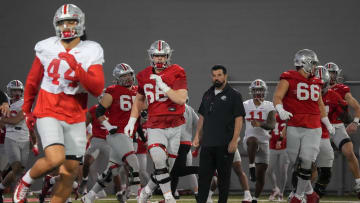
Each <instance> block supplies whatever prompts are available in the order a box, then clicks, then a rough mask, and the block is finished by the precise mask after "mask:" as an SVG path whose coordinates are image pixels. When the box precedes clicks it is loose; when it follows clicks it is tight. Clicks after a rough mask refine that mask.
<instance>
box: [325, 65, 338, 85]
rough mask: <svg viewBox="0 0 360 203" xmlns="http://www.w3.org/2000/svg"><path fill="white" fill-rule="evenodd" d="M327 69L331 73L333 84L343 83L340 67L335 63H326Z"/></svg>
mask: <svg viewBox="0 0 360 203" xmlns="http://www.w3.org/2000/svg"><path fill="white" fill-rule="evenodd" d="M324 66H325V68H326V69H327V70H328V71H329V73H330V83H331V84H335V83H337V82H342V79H343V78H342V77H341V71H342V70H341V69H340V68H339V66H338V65H336V64H335V63H333V62H329V63H326V64H325V65H324Z"/></svg>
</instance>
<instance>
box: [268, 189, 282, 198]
mask: <svg viewBox="0 0 360 203" xmlns="http://www.w3.org/2000/svg"><path fill="white" fill-rule="evenodd" d="M279 194H280V189H279V188H278V187H276V188H275V189H274V190H273V192H272V193H271V195H270V197H269V201H275V200H276V197H277V196H278V195H279Z"/></svg>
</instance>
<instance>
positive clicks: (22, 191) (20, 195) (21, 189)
mask: <svg viewBox="0 0 360 203" xmlns="http://www.w3.org/2000/svg"><path fill="white" fill-rule="evenodd" d="M29 191H30V184H27V183H25V182H24V181H23V180H22V179H20V181H19V183H18V185H17V186H16V189H15V192H14V196H13V201H14V202H15V203H25V202H27V199H26V198H27V195H28V193H29Z"/></svg>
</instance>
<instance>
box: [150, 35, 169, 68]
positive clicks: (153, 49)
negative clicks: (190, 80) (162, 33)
mask: <svg viewBox="0 0 360 203" xmlns="http://www.w3.org/2000/svg"><path fill="white" fill-rule="evenodd" d="M173 51H174V50H172V49H171V48H170V46H169V44H168V43H166V42H165V41H164V40H156V41H155V42H153V43H152V44H151V46H150V48H149V49H148V54H149V58H150V65H151V66H152V67H154V68H156V69H164V68H166V67H167V66H169V65H170V58H171V54H172V52H173ZM156 55H161V56H166V60H165V62H164V63H156V62H155V61H154V56H156Z"/></svg>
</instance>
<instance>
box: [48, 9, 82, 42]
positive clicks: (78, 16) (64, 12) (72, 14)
mask: <svg viewBox="0 0 360 203" xmlns="http://www.w3.org/2000/svg"><path fill="white" fill-rule="evenodd" d="M63 20H76V21H77V24H76V26H74V27H73V28H71V29H70V31H68V30H65V31H61V29H60V26H59V22H60V21H63ZM53 25H54V28H55V33H56V35H57V36H58V37H60V38H61V39H71V38H75V37H81V36H82V35H83V34H84V31H85V14H84V13H83V12H82V11H81V9H80V8H79V7H77V6H75V5H74V4H64V5H62V6H61V7H60V8H58V10H57V11H56V12H55V15H54V19H53Z"/></svg>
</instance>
